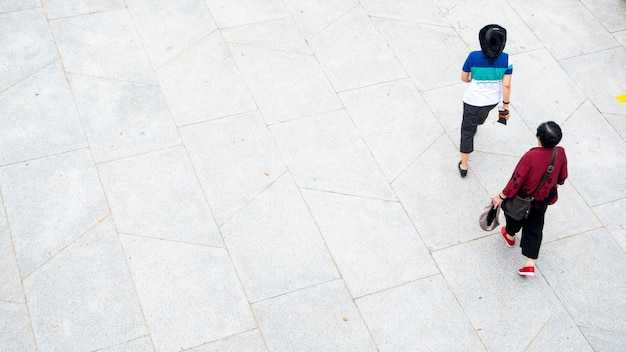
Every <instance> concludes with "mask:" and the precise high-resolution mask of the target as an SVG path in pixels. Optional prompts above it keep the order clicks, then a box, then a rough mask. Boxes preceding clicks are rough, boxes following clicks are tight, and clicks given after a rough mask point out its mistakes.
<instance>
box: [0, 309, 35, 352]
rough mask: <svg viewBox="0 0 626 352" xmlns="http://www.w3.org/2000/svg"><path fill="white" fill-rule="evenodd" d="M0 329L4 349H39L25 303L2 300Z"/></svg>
mask: <svg viewBox="0 0 626 352" xmlns="http://www.w3.org/2000/svg"><path fill="white" fill-rule="evenodd" d="M0 331H2V334H0V349H2V350H3V351H7V352H9V351H16V352H17V351H19V352H37V351H38V349H37V344H36V343H35V337H34V335H33V330H32V328H31V324H30V317H29V315H28V308H27V307H26V305H25V304H23V303H9V302H3V301H1V300H0Z"/></svg>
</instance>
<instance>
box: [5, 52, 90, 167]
mask: <svg viewBox="0 0 626 352" xmlns="http://www.w3.org/2000/svg"><path fill="white" fill-rule="evenodd" d="M0 106H2V108H3V117H2V121H3V125H4V128H2V129H0V150H2V152H0V165H1V164H9V163H13V162H17V161H22V160H28V159H34V158H38V157H41V156H46V155H51V154H56V153H61V152H65V151H69V150H74V149H78V148H83V147H86V146H87V141H86V139H85V135H84V133H83V131H82V127H81V125H80V122H79V119H78V114H77V113H76V107H75V105H74V100H73V98H72V94H71V92H70V90H69V87H68V85H67V81H66V78H65V76H64V75H63V72H62V69H61V67H60V65H59V63H58V62H54V63H52V64H50V65H48V66H46V67H44V68H43V69H42V70H40V71H38V72H36V73H35V74H33V75H32V76H29V77H28V78H26V79H25V80H23V81H21V82H19V83H17V84H16V85H15V86H13V87H11V88H9V89H7V90H6V91H5V92H4V93H3V94H0ZM44 117H45V118H44Z"/></svg>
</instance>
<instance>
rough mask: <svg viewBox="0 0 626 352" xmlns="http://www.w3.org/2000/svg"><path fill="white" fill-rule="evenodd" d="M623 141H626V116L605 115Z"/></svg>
mask: <svg viewBox="0 0 626 352" xmlns="http://www.w3.org/2000/svg"><path fill="white" fill-rule="evenodd" d="M603 115H604V118H606V120H607V121H608V122H609V123H610V124H611V126H613V128H614V129H615V131H616V132H617V133H619V135H620V136H621V137H622V139H623V140H626V115H614V114H603Z"/></svg>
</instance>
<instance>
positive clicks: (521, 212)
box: [502, 147, 556, 221]
mask: <svg viewBox="0 0 626 352" xmlns="http://www.w3.org/2000/svg"><path fill="white" fill-rule="evenodd" d="M554 160H556V147H554V151H553V152H552V161H550V166H548V169H547V170H546V173H545V174H543V177H542V178H541V182H539V186H537V188H535V190H534V191H533V193H532V194H531V195H530V196H528V197H526V198H522V197H520V196H518V195H517V194H516V195H515V197H513V198H507V199H505V200H504V202H502V210H504V213H505V214H506V215H508V216H510V217H512V218H513V219H515V220H518V221H519V220H522V219H526V218H528V213H530V203H532V201H533V200H535V194H536V193H537V191H539V188H541V186H543V183H544V182H546V179H547V178H548V175H549V174H551V173H552V171H554Z"/></svg>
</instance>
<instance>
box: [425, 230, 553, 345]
mask: <svg viewBox="0 0 626 352" xmlns="http://www.w3.org/2000/svg"><path fill="white" fill-rule="evenodd" d="M547 256H548V255H547V254H546V253H545V252H544V253H542V254H541V255H540V258H539V260H540V261H539V262H538V263H543V262H544V259H543V258H546V257H547ZM433 257H434V258H435V261H436V262H437V265H438V266H439V269H440V270H441V272H442V274H443V276H444V277H445V279H446V281H447V282H448V284H449V285H450V288H451V289H452V291H453V292H454V295H455V296H456V298H457V300H458V301H459V303H460V305H461V307H462V308H463V310H464V311H465V313H466V314H467V316H468V318H469V319H470V321H471V322H472V325H473V326H474V327H475V328H476V330H477V331H478V332H479V336H480V338H481V340H482V341H483V343H484V345H485V347H486V349H487V350H489V351H524V350H525V349H526V348H527V347H528V346H529V345H530V344H531V343H532V342H533V340H534V338H535V337H536V336H537V334H539V332H540V331H541V330H542V327H543V324H544V323H545V322H546V321H548V319H549V318H550V317H551V316H552V315H553V313H554V311H555V310H556V308H557V307H558V306H559V300H558V298H557V297H556V296H555V294H554V292H552V288H551V285H549V284H548V283H547V282H546V280H544V278H543V276H542V275H541V273H539V272H538V273H537V275H536V276H534V277H522V276H519V275H518V274H517V269H518V268H519V267H520V266H522V265H523V264H524V260H525V259H524V257H523V256H522V255H521V253H520V249H519V248H518V247H515V248H508V247H507V246H506V244H505V243H504V241H503V240H502V238H501V236H500V234H499V233H498V234H495V235H492V236H489V237H486V238H481V239H479V240H476V241H472V242H468V243H465V244H463V245H459V246H455V247H451V248H447V249H444V250H441V251H438V252H435V253H433ZM540 268H542V267H541V266H540ZM542 270H543V269H542ZM542 272H543V271H542ZM529 302H532V305H530V306H529ZM529 307H530V309H529ZM520 324H522V325H520ZM512 332H514V333H512Z"/></svg>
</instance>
